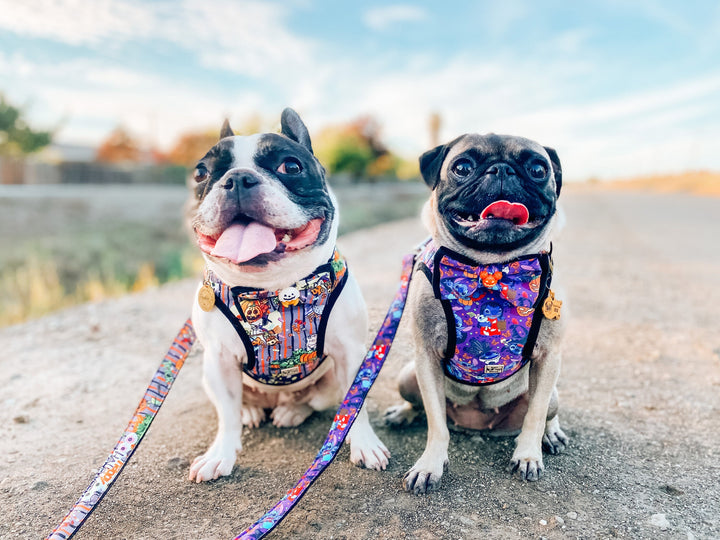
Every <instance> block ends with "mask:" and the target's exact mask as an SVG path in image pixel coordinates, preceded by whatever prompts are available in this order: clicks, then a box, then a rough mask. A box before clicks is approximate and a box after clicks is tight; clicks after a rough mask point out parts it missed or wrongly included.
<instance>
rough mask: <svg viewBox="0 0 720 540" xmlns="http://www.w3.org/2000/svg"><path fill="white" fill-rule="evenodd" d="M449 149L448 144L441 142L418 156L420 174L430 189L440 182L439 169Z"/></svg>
mask: <svg viewBox="0 0 720 540" xmlns="http://www.w3.org/2000/svg"><path fill="white" fill-rule="evenodd" d="M449 149H450V147H449V146H448V145H446V144H441V145H440V146H436V147H435V148H433V149H432V150H428V151H427V152H425V153H424V154H423V155H422V156H420V174H422V177H423V180H425V183H426V184H427V185H428V186H430V189H435V188H436V187H437V185H438V183H439V182H440V169H441V168H442V164H443V161H445V156H447V153H448V150H449Z"/></svg>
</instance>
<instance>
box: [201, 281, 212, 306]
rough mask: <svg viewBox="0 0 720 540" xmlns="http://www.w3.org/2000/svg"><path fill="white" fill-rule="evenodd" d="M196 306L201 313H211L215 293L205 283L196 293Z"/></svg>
mask: <svg viewBox="0 0 720 540" xmlns="http://www.w3.org/2000/svg"><path fill="white" fill-rule="evenodd" d="M198 304H200V309H202V310H203V311H212V308H214V307H215V291H213V288H212V287H211V286H210V285H208V284H207V283H205V284H204V285H203V286H202V287H200V290H199V291H198Z"/></svg>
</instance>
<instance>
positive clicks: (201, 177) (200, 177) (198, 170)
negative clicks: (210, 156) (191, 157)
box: [193, 165, 209, 183]
mask: <svg viewBox="0 0 720 540" xmlns="http://www.w3.org/2000/svg"><path fill="white" fill-rule="evenodd" d="M208 174H209V173H208V170H207V169H206V168H205V165H198V166H197V167H195V172H194V173H193V179H194V180H195V181H196V182H197V183H200V182H203V181H205V180H207V177H208Z"/></svg>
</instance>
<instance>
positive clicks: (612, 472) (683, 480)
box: [0, 188, 720, 540]
mask: <svg viewBox="0 0 720 540" xmlns="http://www.w3.org/2000/svg"><path fill="white" fill-rule="evenodd" d="M562 198H563V199H564V204H565V210H566V212H567V217H568V219H567V227H566V229H565V232H564V234H563V236H562V238H561V240H560V241H559V242H558V243H557V244H556V246H555V261H556V268H557V271H558V278H557V279H562V280H563V281H564V283H565V293H564V295H563V299H564V300H565V301H566V302H567V304H566V307H569V308H570V309H568V310H566V311H565V314H564V316H569V317H571V319H570V324H569V331H568V334H567V339H566V341H565V347H564V364H563V370H562V374H561V379H560V383H559V390H560V399H561V407H562V409H561V420H562V423H563V426H564V428H565V431H566V433H568V435H570V437H571V443H570V447H569V448H568V449H567V451H566V452H565V453H564V454H561V455H559V456H546V457H545V466H546V471H545V474H544V476H543V478H542V479H541V480H540V481H539V482H536V483H522V482H520V481H519V480H517V479H516V478H513V477H511V476H509V475H508V473H506V472H505V465H506V463H507V461H508V459H509V458H510V455H511V453H512V440H510V439H500V440H497V439H490V438H488V437H485V436H483V435H474V436H468V435H463V434H456V433H455V434H452V435H451V443H450V469H449V472H448V473H447V474H446V476H445V477H444V478H443V486H442V489H441V491H439V492H437V493H433V494H431V495H429V496H421V497H416V496H413V495H409V494H407V493H405V492H403V491H402V488H401V478H402V476H403V474H404V472H405V471H406V470H407V469H408V468H409V467H410V466H411V465H412V464H413V462H414V460H415V459H416V458H417V457H418V456H419V455H420V453H421V451H422V448H423V445H424V442H425V436H426V427H425V425H424V423H422V422H421V423H418V424H417V425H414V426H413V427H410V428H408V429H405V430H402V431H393V430H390V429H388V428H385V427H384V426H382V425H381V424H380V421H379V418H380V415H381V412H382V411H383V410H384V409H385V408H386V407H387V406H389V405H391V404H393V403H395V402H396V400H397V393H396V390H395V382H394V377H395V375H396V374H397V372H398V370H399V369H400V366H401V365H402V364H403V362H405V361H407V360H408V359H409V358H410V352H409V350H410V349H409V344H408V336H407V329H402V328H401V333H400V336H399V338H398V340H397V341H396V343H395V346H394V348H393V352H392V353H391V354H390V357H389V360H388V362H387V363H386V366H385V368H384V369H383V372H382V373H381V375H380V377H379V380H378V382H377V383H376V386H375V387H374V388H373V390H372V391H371V392H370V397H369V401H368V403H367V406H368V408H369V412H370V416H371V419H372V420H373V423H374V424H375V426H376V429H377V432H378V434H379V435H380V437H381V438H382V439H383V440H384V441H385V443H386V444H387V446H388V447H389V448H390V450H391V451H392V453H393V457H392V459H391V463H390V466H389V468H388V470H387V471H385V472H375V471H367V470H362V469H358V468H356V467H353V466H352V465H351V464H350V463H349V459H348V450H347V448H343V450H342V451H341V453H340V456H339V457H338V459H337V460H336V461H335V462H334V463H333V464H332V465H331V466H330V467H329V469H328V470H327V471H326V473H325V474H324V475H323V476H322V477H321V478H320V479H319V480H318V481H317V483H316V484H315V485H314V486H313V487H312V488H311V489H310V491H309V492H308V494H307V495H306V496H305V498H304V499H303V500H302V501H301V502H300V504H299V505H298V507H297V508H296V509H295V510H294V511H293V512H292V513H291V514H290V515H289V516H288V518H287V519H286V520H285V521H284V522H283V523H282V524H281V525H280V526H279V527H278V529H277V530H276V532H275V533H274V536H273V537H274V538H323V539H325V538H327V539H329V538H334V539H342V538H352V539H365V538H367V539H371V538H372V539H376V538H380V539H396V538H397V539H402V538H408V539H414V538H417V539H422V540H426V539H435V538H447V539H459V538H464V539H473V538H491V539H492V538H502V539H505V538H543V537H544V538H610V537H620V538H633V539H634V538H652V539H662V538H718V537H720V516H719V514H720V487H719V486H718V478H719V477H720V459H719V458H720V449H719V448H720V444H719V443H720V429H718V428H719V427H720V423H719V420H718V412H719V410H718V409H719V408H720V332H718V327H719V326H720V325H719V324H718V323H719V322H720V317H719V316H718V305H719V304H720V292H719V290H718V287H717V279H718V275H720V250H718V239H717V238H718V235H719V234H720V218H719V217H718V216H720V198H715V199H711V198H700V197H694V196H684V195H668V194H655V195H649V194H639V193H628V192H623V193H613V192H601V191H597V190H587V189H578V188H575V189H567V190H566V192H565V193H564V194H563V197H562ZM423 236H424V233H423V230H422V228H421V226H420V224H419V221H417V220H405V221H400V222H394V223H391V224H388V225H382V226H379V227H376V228H373V229H368V230H364V231H360V232H357V233H353V234H351V235H347V236H344V237H343V238H341V241H340V242H339V243H340V247H341V249H342V250H343V251H344V253H345V254H346V255H347V257H348V258H349V260H350V265H351V266H350V267H351V271H353V272H355V274H356V276H357V277H358V279H359V281H360V284H361V286H362V287H363V290H364V292H365V295H366V299H367V301H368V304H369V307H370V315H371V323H372V326H373V330H375V329H377V326H378V325H379V323H380V320H381V318H382V316H383V315H384V311H385V309H386V308H387V305H388V303H389V301H390V299H391V297H392V294H393V292H394V289H395V286H396V281H397V277H398V272H399V261H400V257H401V255H402V254H403V253H404V252H406V251H408V250H409V248H410V247H411V246H413V245H414V244H415V243H416V242H417V241H419V240H421V239H422V238H423ZM560 276H562V277H560ZM193 290H194V283H193V282H192V281H183V282H177V283H174V284H169V285H166V286H163V287H161V288H159V289H156V290H152V291H148V292H144V293H141V294H136V295H132V296H127V297H123V298H121V299H119V300H113V301H107V302H103V303H98V304H92V305H83V306H79V307H77V308H72V309H68V310H65V311H62V312H59V313H56V314H53V315H50V316H48V317H45V318H43V319H40V320H37V321H33V322H29V323H26V324H23V325H18V326H13V327H8V328H5V329H2V330H0V344H2V349H0V350H1V351H2V353H0V407H1V408H0V423H1V424H2V426H3V427H4V432H5V435H4V436H3V437H1V438H0V538H38V537H42V536H43V535H46V534H47V533H49V532H50V531H51V530H52V528H53V527H54V526H55V525H56V524H57V523H58V522H59V520H60V519H61V518H62V517H63V516H64V515H65V513H66V512H67V510H68V509H69V507H70V506H71V505H72V503H74V502H75V500H76V499H77V497H78V495H79V494H80V493H81V492H82V490H83V489H84V488H85V486H86V485H87V484H88V482H89V481H90V480H91V478H92V476H93V473H94V472H95V470H96V468H97V467H99V466H100V465H102V463H103V461H104V460H105V457H106V456H107V454H108V453H109V451H110V450H111V449H112V447H113V445H114V444H115V442H116V440H117V438H118V437H119V435H120V434H121V433H122V431H123V429H124V427H125V425H126V423H127V421H128V420H129V418H130V416H131V414H132V412H133V410H134V408H135V406H136V404H137V402H138V400H139V399H140V397H141V396H142V393H143V390H144V388H145V386H146V385H147V383H148V382H149V380H150V377H151V376H152V374H153V373H154V371H155V369H156V366H157V365H158V364H159V362H160V360H161V358H162V356H163V354H164V353H165V351H166V349H167V346H168V345H169V344H170V342H171V341H172V338H173V336H174V335H175V332H176V331H177V329H178V328H179V327H180V325H181V324H182V322H183V321H184V319H185V317H186V316H187V315H188V313H189V309H190V302H191V300H192V295H193ZM368 340H370V336H368ZM200 374H201V358H200V356H199V354H198V351H194V353H193V354H192V356H191V357H190V359H189V360H188V362H187V363H186V365H185V367H184V368H183V370H182V372H181V373H180V376H179V378H178V380H177V382H176V384H175V386H174V388H173V390H172V392H171V393H170V395H169V397H168V399H167V401H166V403H165V405H164V407H163V409H162V410H161V412H160V414H159V415H158V417H157V419H156V420H155V422H154V424H153V425H152V428H151V429H150V430H149V432H148V435H147V437H146V438H145V440H144V442H143V444H142V445H141V447H140V448H139V450H138V451H137V452H136V454H135V456H134V457H133V459H132V460H131V462H130V464H129V465H128V466H127V468H126V469H125V471H124V472H123V474H122V475H121V476H120V478H119V480H118V481H117V482H116V484H115V486H114V487H113V489H112V490H111V491H110V492H109V494H108V495H107V497H106V498H105V499H104V500H103V502H102V503H101V504H100V505H99V507H98V509H97V510H96V511H95V512H94V514H93V515H92V516H91V518H90V519H89V520H88V522H87V524H86V525H85V526H84V527H83V529H82V530H81V531H80V533H78V535H77V538H78V539H80V538H88V539H89V538H118V539H119V538H132V539H134V538H158V539H159V538H163V539H172V538H177V539H185V538H218V539H222V538H230V537H232V536H233V535H235V534H237V533H239V532H240V531H242V529H243V528H244V527H245V526H247V525H249V524H250V523H252V522H253V521H254V520H255V519H256V518H258V517H259V516H260V515H261V514H262V513H263V512H264V511H265V510H266V509H267V508H269V507H270V506H271V505H272V504H273V503H274V502H275V501H276V500H277V499H278V498H279V497H280V496H281V495H282V494H283V493H284V492H285V491H286V490H287V489H288V488H289V487H291V486H292V485H293V484H294V482H295V481H296V480H297V479H298V478H299V476H300V474H301V473H302V472H303V471H304V470H305V468H306V467H307V465H309V464H310V462H311V461H312V459H313V457H314V456H315V454H316V452H317V450H318V449H319V447H320V445H321V443H322V441H323V439H324V437H325V434H326V431H327V429H328V427H329V425H330V423H331V419H332V416H333V412H332V411H328V412H326V413H323V414H316V415H314V416H313V417H311V418H310V419H309V421H308V422H307V423H306V424H304V425H303V426H301V427H299V428H296V429H288V430H280V429H277V428H275V427H273V426H271V425H265V426H262V427H261V428H259V429H256V430H251V431H247V432H246V434H245V437H244V450H243V453H242V454H241V455H240V457H239V459H238V463H237V465H236V467H235V469H234V471H233V473H232V475H231V476H229V477H226V478H223V479H220V480H217V481H215V482H210V483H205V484H201V485H196V484H191V483H190V482H188V481H187V479H186V478H187V473H188V465H189V461H191V460H192V459H193V458H194V457H195V456H196V455H198V454H199V453H201V452H202V451H204V449H205V448H206V447H207V446H208V444H209V443H210V442H211V440H212V438H213V436H214V434H215V413H214V410H213V408H212V406H211V404H210V402H209V401H208V399H207V398H206V397H205V394H204V392H203V390H202V388H201V383H200Z"/></svg>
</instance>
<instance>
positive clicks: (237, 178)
mask: <svg viewBox="0 0 720 540" xmlns="http://www.w3.org/2000/svg"><path fill="white" fill-rule="evenodd" d="M259 183H260V178H258V177H257V176H256V175H254V174H253V173H251V172H249V171H248V172H245V171H238V172H234V173H232V174H231V175H230V176H228V177H227V178H226V179H225V183H224V184H223V185H222V187H223V188H225V189H228V190H229V189H233V188H234V187H235V186H237V187H240V188H245V189H249V188H251V187H253V186H256V185H258V184H259Z"/></svg>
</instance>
